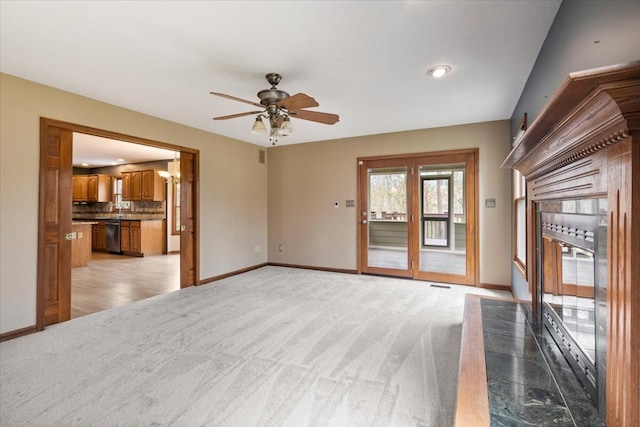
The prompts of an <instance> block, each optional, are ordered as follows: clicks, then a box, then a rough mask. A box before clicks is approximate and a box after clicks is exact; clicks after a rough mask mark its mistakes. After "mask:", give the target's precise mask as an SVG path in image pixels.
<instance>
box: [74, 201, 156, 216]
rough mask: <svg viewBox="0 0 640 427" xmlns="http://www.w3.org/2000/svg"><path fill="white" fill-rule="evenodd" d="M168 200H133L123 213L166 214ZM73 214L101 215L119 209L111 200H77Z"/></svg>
mask: <svg viewBox="0 0 640 427" xmlns="http://www.w3.org/2000/svg"><path fill="white" fill-rule="evenodd" d="M166 204H167V202H165V201H163V202H134V201H132V202H131V209H130V210H128V211H124V210H123V211H122V213H130V214H150V215H163V216H164V215H165V212H166V211H167V208H166ZM72 211H73V214H74V215H83V216H86V215H91V214H96V215H101V214H112V213H117V212H118V210H117V209H116V207H115V204H114V203H111V202H104V203H100V202H87V203H84V202H80V203H78V202H76V203H74V204H73V209H72Z"/></svg>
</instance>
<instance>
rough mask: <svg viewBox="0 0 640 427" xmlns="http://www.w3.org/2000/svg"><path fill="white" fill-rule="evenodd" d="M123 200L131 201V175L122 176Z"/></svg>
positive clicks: (125, 173)
mask: <svg viewBox="0 0 640 427" xmlns="http://www.w3.org/2000/svg"><path fill="white" fill-rule="evenodd" d="M122 200H131V173H130V172H124V173H123V174H122Z"/></svg>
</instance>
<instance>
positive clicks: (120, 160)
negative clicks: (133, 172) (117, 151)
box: [116, 159, 124, 162]
mask: <svg viewBox="0 0 640 427" xmlns="http://www.w3.org/2000/svg"><path fill="white" fill-rule="evenodd" d="M116 160H117V161H119V162H124V159H116Z"/></svg>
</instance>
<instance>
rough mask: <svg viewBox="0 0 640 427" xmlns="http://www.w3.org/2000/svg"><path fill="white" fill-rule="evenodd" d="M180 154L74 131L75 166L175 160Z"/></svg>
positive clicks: (86, 166)
mask: <svg viewBox="0 0 640 427" xmlns="http://www.w3.org/2000/svg"><path fill="white" fill-rule="evenodd" d="M176 155H178V156H179V154H178V153H176V152H174V151H171V150H165V149H162V148H155V147H150V146H148V145H141V144H132V143H130V142H124V141H118V140H115V139H109V138H102V137H99V136H94V135H87V134H84V133H76V132H74V133H73V166H76V167H81V168H95V167H100V166H116V165H124V164H128V163H142V162H149V161H153V160H173V158H174V157H175V156H176Z"/></svg>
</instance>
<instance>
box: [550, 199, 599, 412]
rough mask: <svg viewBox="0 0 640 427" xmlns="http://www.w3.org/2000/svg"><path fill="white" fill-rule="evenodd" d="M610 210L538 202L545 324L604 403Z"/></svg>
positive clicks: (592, 202)
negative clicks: (607, 248)
mask: <svg viewBox="0 0 640 427" xmlns="http://www.w3.org/2000/svg"><path fill="white" fill-rule="evenodd" d="M606 212H607V206H606V199H583V200H565V201H554V202H544V203H539V204H538V213H539V221H538V224H539V234H538V248H539V250H538V253H539V256H540V257H541V260H540V261H541V262H540V263H539V265H540V267H541V271H540V273H541V274H540V275H539V276H540V279H541V280H540V290H541V291H542V292H540V293H539V295H540V297H541V301H540V302H541V304H540V306H541V311H542V313H541V314H542V318H543V321H544V325H545V326H546V328H547V329H548V330H549V332H550V334H551V336H552V337H553V338H554V340H555V342H556V344H557V345H558V347H559V348H560V349H561V350H562V353H563V354H564V355H565V358H566V359H567V360H568V361H569V362H570V364H571V365H572V366H573V368H574V370H575V371H576V373H577V374H578V377H579V378H580V379H581V381H582V383H583V385H584V386H585V388H586V389H587V391H589V393H590V394H591V396H592V397H593V399H594V400H595V401H598V400H599V399H604V396H599V393H598V391H599V390H602V391H604V379H605V372H604V371H605V369H604V366H605V363H606V359H605V356H606V279H607V268H606V263H607V256H606V235H607V232H606V230H607V224H606V219H607V217H606ZM602 394H604V393H602ZM598 403H599V406H600V404H604V401H602V402H598Z"/></svg>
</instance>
